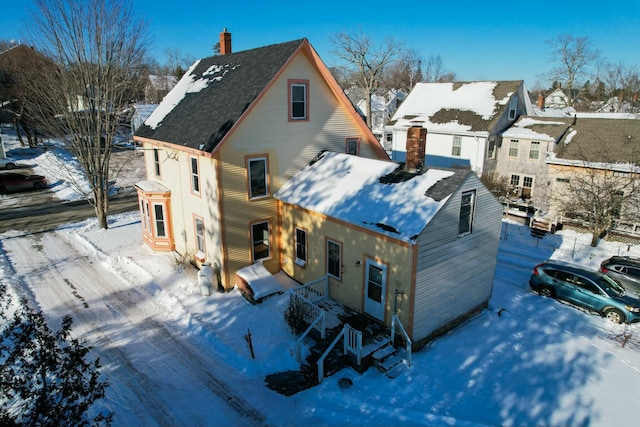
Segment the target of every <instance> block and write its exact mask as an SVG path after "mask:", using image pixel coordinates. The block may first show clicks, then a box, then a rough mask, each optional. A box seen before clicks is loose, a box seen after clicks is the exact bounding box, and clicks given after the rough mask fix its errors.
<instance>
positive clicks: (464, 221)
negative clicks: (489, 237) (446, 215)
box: [458, 190, 476, 236]
mask: <svg viewBox="0 0 640 427" xmlns="http://www.w3.org/2000/svg"><path fill="white" fill-rule="evenodd" d="M475 199H476V191H475V190H471V191H465V192H464V193H462V197H461V199H460V219H459V221H458V235H459V236H462V235H465V234H469V233H471V228H472V225H473V210H474V205H475Z"/></svg>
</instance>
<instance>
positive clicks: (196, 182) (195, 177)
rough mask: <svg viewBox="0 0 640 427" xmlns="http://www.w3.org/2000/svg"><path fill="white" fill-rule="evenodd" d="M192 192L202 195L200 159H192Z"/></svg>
mask: <svg viewBox="0 0 640 427" xmlns="http://www.w3.org/2000/svg"><path fill="white" fill-rule="evenodd" d="M190 163H191V191H193V192H194V193H196V194H200V174H199V172H198V158H197V157H191V158H190Z"/></svg>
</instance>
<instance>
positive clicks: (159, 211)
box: [153, 203, 167, 237]
mask: <svg viewBox="0 0 640 427" xmlns="http://www.w3.org/2000/svg"><path fill="white" fill-rule="evenodd" d="M153 213H154V224H155V227H156V230H155V231H156V237H167V230H166V229H165V223H164V205H162V204H160V203H154V204H153Z"/></svg>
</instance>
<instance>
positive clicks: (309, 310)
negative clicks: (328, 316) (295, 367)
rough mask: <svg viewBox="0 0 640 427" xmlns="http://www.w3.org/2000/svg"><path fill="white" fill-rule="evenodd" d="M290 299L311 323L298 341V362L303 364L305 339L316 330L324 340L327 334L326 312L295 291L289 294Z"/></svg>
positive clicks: (306, 320) (305, 319)
mask: <svg viewBox="0 0 640 427" xmlns="http://www.w3.org/2000/svg"><path fill="white" fill-rule="evenodd" d="M289 298H291V304H295V305H297V306H299V307H300V308H301V309H302V318H303V319H304V321H305V322H308V323H309V327H308V328H307V329H306V330H305V331H304V332H303V333H302V335H300V337H299V338H298V339H297V340H296V349H295V350H296V359H297V360H298V362H302V355H301V350H300V349H301V347H302V342H303V341H304V339H305V338H306V337H307V335H309V334H310V333H311V331H312V330H313V329H314V328H315V329H316V330H317V331H318V332H320V337H321V338H322V339H324V334H325V330H326V327H325V311H324V310H323V309H322V308H320V307H318V306H317V305H315V304H314V303H312V302H311V301H309V300H308V299H306V298H305V297H303V296H302V295H299V294H298V293H296V292H295V291H294V290H293V289H292V290H291V292H289Z"/></svg>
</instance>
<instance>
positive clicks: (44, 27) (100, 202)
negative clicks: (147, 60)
mask: <svg viewBox="0 0 640 427" xmlns="http://www.w3.org/2000/svg"><path fill="white" fill-rule="evenodd" d="M35 5H36V9H35V10H34V12H33V18H32V21H31V22H32V23H33V29H32V30H31V34H33V36H34V38H35V40H37V41H38V43H36V45H38V46H40V47H41V48H42V49H43V51H44V52H46V53H47V54H48V56H49V57H50V58H51V59H52V60H53V61H54V62H55V63H56V64H57V68H55V69H53V70H51V78H49V79H43V80H42V81H40V82H39V87H38V90H40V91H41V94H42V97H43V103H42V105H41V108H42V110H43V111H47V112H53V113H54V114H48V115H44V114H43V115H42V117H43V118H44V119H45V122H44V125H45V126H46V129H47V130H48V131H49V132H50V133H51V134H53V135H54V136H56V137H59V138H61V139H63V140H64V141H65V143H66V144H67V147H68V149H69V150H70V151H71V152H72V153H73V154H74V155H75V156H76V158H77V159H78V162H79V163H80V165H81V166H82V169H83V171H84V173H85V175H86V177H87V180H88V182H89V185H90V193H89V194H87V196H88V200H90V202H91V203H92V204H93V206H94V208H95V211H96V216H97V218H98V223H99V226H100V227H101V228H107V227H108V223H107V215H108V208H109V191H110V190H111V184H110V183H111V182H112V178H114V175H113V173H112V171H111V169H110V157H111V150H112V142H113V140H114V137H115V136H116V133H117V131H118V126H119V124H120V122H121V119H122V117H123V114H124V112H125V110H126V107H127V106H128V103H129V100H130V94H131V93H132V91H135V90H136V88H137V87H138V85H139V81H140V77H141V76H140V73H141V72H142V71H141V70H143V69H144V67H142V64H143V61H144V55H145V49H146V46H147V41H146V39H145V34H146V32H145V24H144V22H143V21H141V20H139V19H137V18H136V17H135V16H134V14H133V11H132V7H131V5H130V3H129V2H128V1H126V0H86V1H81V2H78V1H75V0H35Z"/></svg>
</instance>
